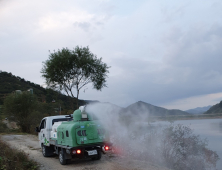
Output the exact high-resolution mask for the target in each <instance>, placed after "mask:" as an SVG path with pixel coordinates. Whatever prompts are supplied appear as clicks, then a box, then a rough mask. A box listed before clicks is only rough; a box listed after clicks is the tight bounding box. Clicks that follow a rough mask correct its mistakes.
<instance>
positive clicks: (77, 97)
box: [76, 90, 79, 109]
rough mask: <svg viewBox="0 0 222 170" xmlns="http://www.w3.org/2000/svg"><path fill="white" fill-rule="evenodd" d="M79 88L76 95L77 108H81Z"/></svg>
mask: <svg viewBox="0 0 222 170" xmlns="http://www.w3.org/2000/svg"><path fill="white" fill-rule="evenodd" d="M78 99H79V90H77V96H76V106H77V109H78V108H79V100H78Z"/></svg>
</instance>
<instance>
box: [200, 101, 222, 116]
mask: <svg viewBox="0 0 222 170" xmlns="http://www.w3.org/2000/svg"><path fill="white" fill-rule="evenodd" d="M221 113H222V101H221V102H220V103H218V104H215V105H214V106H212V107H211V108H210V109H209V110H208V111H206V112H205V113H204V114H221Z"/></svg>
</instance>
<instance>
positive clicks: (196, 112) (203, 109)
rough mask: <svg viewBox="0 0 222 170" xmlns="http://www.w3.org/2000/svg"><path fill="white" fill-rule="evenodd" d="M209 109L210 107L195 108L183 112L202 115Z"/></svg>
mask: <svg viewBox="0 0 222 170" xmlns="http://www.w3.org/2000/svg"><path fill="white" fill-rule="evenodd" d="M210 108H211V106H205V107H197V108H194V109H189V110H185V112H187V113H191V114H202V113H204V112H206V111H207V110H209V109H210Z"/></svg>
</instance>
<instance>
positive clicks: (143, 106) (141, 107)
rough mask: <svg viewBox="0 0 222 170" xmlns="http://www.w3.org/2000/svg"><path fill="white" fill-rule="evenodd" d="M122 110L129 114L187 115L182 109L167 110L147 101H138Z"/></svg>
mask: <svg viewBox="0 0 222 170" xmlns="http://www.w3.org/2000/svg"><path fill="white" fill-rule="evenodd" d="M122 112H125V113H128V114H131V115H140V116H141V115H149V116H161V117H162V116H169V115H189V113H187V112H184V111H182V110H177V109H172V110H168V109H165V108H162V107H158V106H154V105H151V104H149V103H145V102H142V101H138V102H136V103H134V104H131V105H130V106H128V107H126V108H125V109H123V110H122Z"/></svg>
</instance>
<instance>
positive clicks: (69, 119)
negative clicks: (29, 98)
mask: <svg viewBox="0 0 222 170" xmlns="http://www.w3.org/2000/svg"><path fill="white" fill-rule="evenodd" d="M71 120H73V119H72V118H68V117H67V118H60V119H53V120H52V125H53V124H54V123H55V122H63V121H71Z"/></svg>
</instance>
